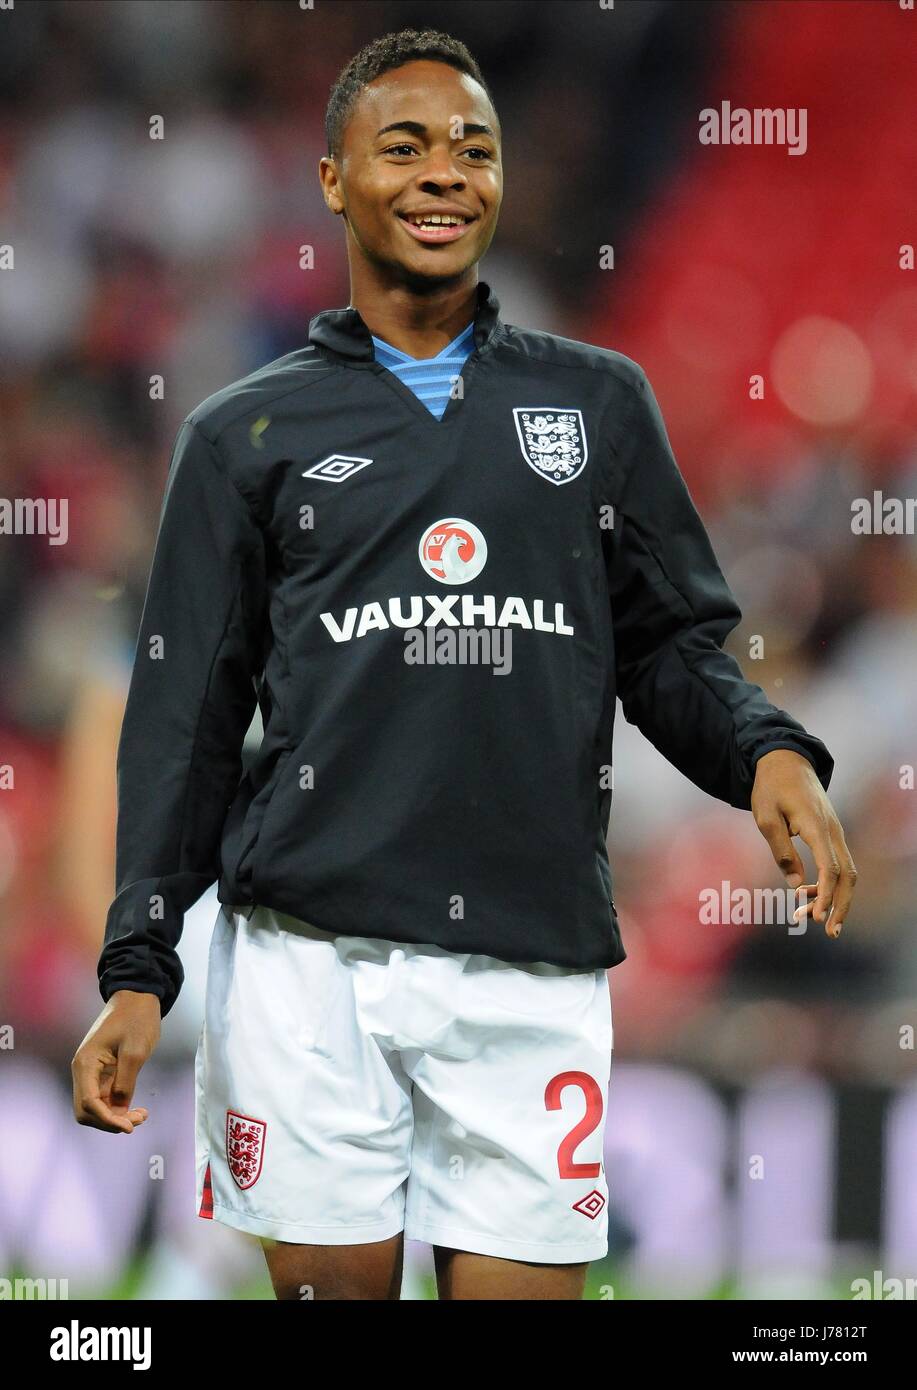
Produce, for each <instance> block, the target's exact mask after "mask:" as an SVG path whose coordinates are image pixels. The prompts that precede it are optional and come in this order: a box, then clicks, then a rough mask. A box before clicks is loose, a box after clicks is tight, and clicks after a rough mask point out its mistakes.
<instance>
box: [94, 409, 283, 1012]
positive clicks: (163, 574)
mask: <svg viewBox="0 0 917 1390" xmlns="http://www.w3.org/2000/svg"><path fill="white" fill-rule="evenodd" d="M265 591H266V578H265V548H264V537H263V533H262V531H261V529H260V528H259V526H258V524H257V521H256V520H255V517H254V515H253V514H252V511H251V508H250V506H249V503H248V502H247V501H246V499H245V498H244V497H243V496H242V494H241V493H240V491H239V490H238V488H237V487H236V485H235V484H234V483H233V482H232V481H231V480H230V479H229V477H228V476H227V475H226V472H225V470H224V468H223V466H222V462H221V459H220V457H219V455H218V453H217V450H216V448H215V447H214V445H213V444H212V443H210V441H209V440H208V439H207V438H205V436H204V435H203V434H202V433H201V431H200V428H199V427H198V426H197V425H196V424H194V423H192V420H191V418H190V417H189V418H188V419H186V420H185V421H184V423H183V424H182V426H181V428H180V430H179V432H178V435H177V437H176V440H175V446H174V449H173V453H172V459H171V464H170V468H169V474H168V478H167V481H166V487H165V495H164V499H163V504H162V510H161V513H160V519H159V530H158V535H157V539H156V548H155V553H154V557H153V564H152V569H151V572H150V578H149V583H148V587H147V592H146V599H145V602H144V607H143V614H142V617H141V621H140V633H139V638H138V643H137V652H136V656H135V660H134V667H133V671H132V675H131V682H130V688H129V691H128V697H127V705H126V709H125V714H124V721H123V724H122V728H121V736H120V740H119V744H118V763H117V768H118V771H117V781H118V824H117V842H116V885H115V887H116V896H115V899H114V902H113V903H112V905H111V907H110V909H109V912H108V918H107V921H106V926H105V940H104V946H103V949H102V953H101V956H100V958H99V964H98V975H99V987H100V990H101V993H102V997H103V999H108V998H109V997H110V995H111V994H112V993H114V991H115V990H119V989H131V990H139V991H143V992H148V993H153V994H156V995H158V996H159V999H160V1006H161V1012H162V1014H163V1016H165V1014H166V1013H168V1011H169V1009H170V1008H171V1007H172V1004H173V1003H174V1002H175V999H176V997H177V995H178V992H179V989H180V988H181V984H182V980H183V972H182V967H181V962H180V960H179V957H178V954H177V952H176V950H175V947H176V945H177V943H178V941H179V939H180V937H181V931H182V923H183V917H184V913H185V911H186V910H187V909H188V908H189V907H191V905H192V904H193V903H195V902H196V901H197V899H198V898H199V897H200V896H201V894H202V893H203V892H205V890H206V889H207V888H208V887H209V886H210V885H211V884H212V883H213V882H214V881H215V880H216V879H217V878H218V877H219V874H220V840H221V832H222V827H223V822H224V819H225V816H226V812H227V810H228V808H229V804H230V802H231V800H232V797H233V795H234V793H235V791H236V788H237V786H238V783H239V779H240V776H241V770H242V761H241V760H242V744H243V741H244V738H245V734H246V731H247V729H248V727H249V724H250V722H251V717H252V714H253V712H254V708H255V703H256V699H257V681H258V679H259V676H260V672H261V669H262V665H263V660H262V654H263V650H264V631H265V624H266V621H267V619H266V614H265V603H266V594H265Z"/></svg>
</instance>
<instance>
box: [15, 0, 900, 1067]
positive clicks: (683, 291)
mask: <svg viewBox="0 0 917 1390" xmlns="http://www.w3.org/2000/svg"><path fill="white" fill-rule="evenodd" d="M787 9H792V11H793V16H794V17H793V19H792V20H791V19H790V18H789V16H788V15H787V13H786V11H787ZM828 11H830V17H829V16H828V13H827V12H828ZM903 22H904V24H905V25H906V24H907V16H905V17H904V21H903ZM911 22H913V21H912V17H911ZM900 23H901V20H900V12H899V11H898V9H897V7H896V6H892V5H888V6H879V5H874V4H870V3H868V0H852V3H848V4H845V5H835V6H824V5H820V4H818V3H816V0H800V3H797V4H795V5H794V6H792V7H783V6H776V5H750V4H729V3H715V0H711V3H706V0H699V2H698V3H692V4H684V3H677V2H676V3H671V0H641V3H639V4H625V3H619V4H618V5H617V6H615V7H611V8H608V7H602V6H599V5H597V4H595V5H594V4H591V3H589V2H588V0H570V2H569V3H564V4H551V3H540V0H499V3H490V0H474V3H470V2H469V0H465V2H464V3H452V4H448V5H445V4H444V5H440V4H436V3H422V4H421V3H399V0H385V2H384V3H383V2H382V0H380V3H375V0H360V2H358V3H350V0H338V2H337V3H330V2H329V3H323V2H322V0H316V3H315V5H314V6H313V7H312V8H311V9H309V8H308V7H302V6H300V5H299V4H297V3H296V0H285V2H284V0H277V2H276V3H275V0H257V3H255V2H254V0H131V3H110V0H67V3H53V2H51V0H48V2H47V3H46V2H45V0H32V2H31V3H29V4H22V5H20V4H18V3H17V5H16V6H15V10H14V12H13V13H12V14H10V13H0V117H2V119H0V248H5V247H12V248H13V249H14V255H15V266H14V269H13V268H8V269H4V270H3V271H2V272H0V422H2V429H0V496H2V497H4V498H16V497H23V498H42V497H44V498H66V499H68V501H69V538H68V543H67V544H66V545H60V546H52V545H49V544H48V541H47V538H46V537H44V536H41V535H32V536H22V535H19V536H0V653H2V670H3V679H2V685H0V765H2V766H4V767H8V768H12V769H13V775H14V786H10V785H9V783H7V786H6V787H5V788H4V790H3V791H2V792H0V1022H3V1021H5V1020H7V1019H9V1018H12V1019H13V1021H14V1022H15V1024H16V1026H17V1029H19V1030H21V1031H22V1033H23V1034H24V1035H27V1037H28V1049H27V1050H28V1052H29V1053H30V1054H31V1053H34V1054H46V1056H47V1057H48V1059H49V1060H51V1061H52V1063H53V1064H54V1065H59V1064H60V1063H61V1062H62V1061H64V1060H66V1059H68V1058H69V1056H70V1054H71V1053H72V1051H73V1049H74V1048H75V1046H76V1044H77V1043H78V1041H79V1039H80V1037H81V1036H82V1034H83V1033H84V1032H85V1029H86V1028H87V1026H88V1025H89V1023H90V1021H91V1019H92V1018H93V1017H94V1015H95V1013H96V1012H97V1010H98V1007H99V1006H100V1001H99V996H98V992H97V986H96V981H95V962H96V958H97V955H98V951H99V948H100V944H101V936H102V931H103V927H104V921H105V915H106V913H107V909H108V906H109V904H110V902H111V899H112V896H113V888H114V826H115V780H114V779H115V752H116V745H117V736H118V731H119V728H120V719H121V715H122V712H123V704H124V699H125V696H126V690H127V683H128V681H129V678H130V671H131V664H132V661H133V654H134V641H135V637H136V631H137V625H138V622H139V616H140V607H141V604H142V600H143V594H144V589H145V584H146V579H147V574H148V570H149V563H150V558H151V554H152V547H153V542H154V539H155V533H156V524H157V520H158V515H159V508H160V503H161V499H162V488H163V483H164V480H165V475H166V469H167V464H168V457H169V451H170V446H171V443H172V440H173V438H174V435H175V432H176V430H177V427H178V425H179V423H180V421H181V420H182V418H183V417H184V415H185V414H186V413H187V412H188V411H189V410H190V409H192V408H193V407H194V406H195V405H197V404H198V403H199V402H200V401H201V400H202V399H203V398H204V397H206V396H207V395H209V394H210V393H211V392H213V391H215V390H217V389H218V388H220V387H221V386H223V385H225V384H226V383H228V382H230V381H233V380H235V379H237V378H239V377H241V376H243V375H245V374H246V373H247V372H249V371H251V370H253V369H254V368H256V367H258V366H260V365H262V364H264V363H265V362H268V361H270V360H271V359H272V358H275V357H277V356H280V355H281V354H283V353H285V352H288V351H290V350H292V349H294V348H296V347H299V346H301V345H302V343H303V342H304V340H305V333H306V329H307V325H308V321H309V319H310V317H311V316H312V315H313V314H315V313H317V312H319V311H320V310H322V309H325V308H332V307H338V306H343V305H345V304H346V303H347V302H348V294H349V291H348V280H347V267H346V260H345V255H344V246H343V240H342V235H341V229H340V226H339V225H338V223H337V222H336V220H335V219H334V218H333V217H332V216H331V215H330V214H329V213H328V211H327V209H326V208H325V206H324V203H323V200H322V197H321V194H320V188H319V182H318V161H319V159H320V157H321V155H322V154H324V153H325V148H324V136H323V116H324V108H325V103H326V100H327V95H328V91H329V88H330V85H331V83H332V82H333V80H334V78H335V76H336V75H337V73H338V71H339V70H340V68H341V67H342V66H343V64H344V63H345V62H346V61H347V59H348V58H349V57H350V56H351V55H352V53H353V52H354V51H355V50H356V49H357V48H358V47H359V46H360V45H361V44H363V43H364V42H366V41H367V40H368V39H370V38H371V37H374V36H376V35H378V34H382V33H385V32H388V31H389V30H391V29H396V28H400V27H403V26H405V25H415V26H418V27H424V26H428V25H432V26H433V27H441V28H444V29H446V30H447V31H449V32H451V33H454V34H456V35H457V36H458V37H460V38H463V39H464V40H465V41H466V42H467V43H468V44H469V46H470V47H471V48H472V51H473V52H474V54H475V56H476V57H477V58H478V60H479V62H480V64H481V66H482V68H483V70H484V72H485V75H486V76H487V77H488V80H489V81H490V82H491V85H492V88H493V90H494V93H495V97H496V100H497V104H498V110H499V113H500V116H501V120H502V124H503V135H504V164H505V177H506V195H505V201H504V205H503V213H502V218H501V224H500V227H499V230H498V233H497V236H496V239H495V242H494V245H493V247H492V249H491V251H490V252H489V253H488V256H487V257H486V259H485V261H484V262H483V263H482V267H481V274H482V277H483V278H486V279H487V280H488V281H489V283H491V284H492V285H493V287H494V289H495V291H496V293H497V296H498V298H499V300H500V304H501V313H502V315H503V317H504V319H505V320H507V321H508V322H511V323H518V324H523V325H526V326H531V327H535V328H542V329H546V330H548V331H552V332H557V333H563V334H566V335H567V336H570V337H578V338H584V339H587V340H589V341H592V342H596V343H601V344H602V345H604V346H608V347H613V348H616V349H618V350H620V351H623V352H625V353H627V354H628V355H630V356H632V357H634V358H635V359H636V360H637V361H639V362H640V363H641V365H642V366H643V367H644V368H645V369H646V371H647V373H648V375H649V378H650V381H651V382H652V384H653V386H654V389H655V391H656V394H657V396H658V398H659V401H660V404H661V406H662V409H663V413H664V415H665V418H666V422H667V426H668V429H669V433H670V436H671V438H672V440H673V445H674V447H675V451H676V455H677V457H678V459H679V463H680V465H681V467H682V470H683V472H684V474H685V477H686V479H687V481H688V483H689V486H690V487H691V490H692V494H693V496H694V498H695V500H696V502H697V505H698V507H699V509H700V510H701V513H702V515H703V518H704V520H705V522H706V524H707V526H708V529H709V531H710V534H711V537H712V540H713V544H714V548H715V550H716V553H717V556H718V558H719V560H720V564H721V566H722V568H723V569H724V572H725V573H726V576H727V578H728V579H729V581H730V584H731V585H732V587H733V589H734V591H735V593H736V595H737V597H738V599H739V602H740V604H741V606H742V608H743V612H744V615H745V616H744V621H743V623H742V625H741V627H740V628H739V629H738V630H737V632H736V633H735V634H734V635H733V637H732V638H731V639H730V644H729V647H730V650H732V651H733V652H734V654H735V655H736V656H737V657H738V658H739V660H740V661H741V662H742V664H743V667H744V669H745V672H746V674H747V675H748V676H749V678H750V679H752V680H754V681H756V682H757V683H759V684H761V685H762V686H763V687H764V688H765V689H766V691H767V693H768V695H769V697H770V698H771V699H772V700H773V701H774V703H776V704H778V705H780V706H782V707H784V708H786V709H787V710H788V711H789V712H790V713H791V714H793V715H794V716H795V717H796V718H798V719H800V720H801V721H802V722H803V723H804V724H805V725H806V726H807V727H808V728H810V729H811V730H812V732H814V733H816V734H817V735H818V736H819V737H821V738H822V739H823V740H824V741H825V743H827V745H828V747H829V748H830V750H831V751H832V753H833V755H834V757H835V760H836V772H835V776H834V781H833V784H832V788H831V796H832V800H833V802H834V805H835V807H836V809H837V810H838V813H839V815H840V817H841V820H842V822H843V824H844V827H845V830H846V832H847V839H848V843H849V845H850V847H851V849H852V852H853V856H854V859H855V860H856V863H857V866H858V869H859V872H860V885H859V889H858V894H857V900H856V906H855V910H854V912H853V913H852V914H851V916H850V918H849V920H848V922H847V924H846V927H845V930H844V933H843V935H842V937H841V939H840V941H839V942H837V943H834V942H830V941H828V940H827V938H826V937H825V936H824V933H823V931H822V929H821V928H820V927H818V926H817V924H813V925H811V926H810V927H809V929H808V931H806V932H805V933H803V934H800V935H791V934H790V933H789V932H788V930H787V927H786V925H783V926H780V925H773V924H771V925H767V924H760V923H759V924H754V925H747V924H742V923H732V924H730V923H728V922H727V923H722V924H718V925H711V924H706V925H701V924H700V923H699V920H698V895H699V893H700V892H701V891H702V890H703V889H706V888H711V887H712V888H716V889H719V887H720V885H721V883H722V882H723V881H728V882H729V883H730V884H731V885H732V886H733V887H741V888H747V889H754V888H755V887H765V886H771V887H779V886H781V885H782V882H783V880H782V878H781V876H780V874H779V872H778V871H777V870H776V868H775V866H774V865H773V863H772V861H771V858H770V853H769V851H768V848H767V845H766V844H765V842H764V841H763V839H762V838H761V836H760V835H759V833H758V832H757V830H756V828H755V826H754V824H753V821H752V818H751V816H749V815H747V814H742V813H740V812H738V811H736V810H733V809H731V808H729V807H726V806H723V805H720V804H718V803H715V802H712V801H711V800H710V799H709V798H706V797H705V796H703V795H702V794H701V793H700V792H699V791H697V790H696V789H695V788H694V787H692V786H691V785H690V784H689V783H687V782H686V781H685V780H684V779H683V778H682V777H680V775H679V774H678V773H677V772H675V771H674V769H672V768H671V767H669V766H668V765H667V764H666V763H665V762H664V761H663V760H662V758H661V757H660V756H659V755H658V754H657V753H656V752H655V750H654V749H653V748H652V747H650V745H649V744H648V743H647V742H646V741H645V740H644V739H643V738H642V736H641V735H639V734H638V733H637V732H636V731H634V730H633V729H631V728H630V727H628V726H627V725H626V724H625V723H624V720H623V718H622V717H621V715H620V711H619V716H618V726H617V729H616V754H615V781H614V786H615V791H614V804H613V809H612V822H611V828H610V834H609V848H610V856H611V863H612V868H613V872H614V876H615V900H616V903H617V904H618V907H619V910H620V912H621V919H622V929H623V935H624V941H625V946H626V948H627V950H628V961H627V963H626V964H624V965H623V966H621V967H619V968H617V969H616V970H615V971H613V972H612V976H611V980H612V998H613V1005H614V1016H615V1034H616V1049H617V1051H616V1055H617V1056H621V1057H623V1058H625V1059H626V1058H628V1057H631V1058H643V1059H653V1058H656V1059H666V1060H669V1061H671V1060H675V1061H679V1062H682V1063H685V1064H687V1065H689V1066H690V1067H693V1068H696V1069H697V1070H698V1071H699V1072H702V1073H706V1074H709V1075H713V1076H716V1077H718V1078H721V1079H725V1080H732V1079H735V1078H737V1077H738V1078H741V1077H744V1076H748V1075H751V1074H755V1073H756V1072H758V1071H761V1070H763V1069H766V1068H767V1067H769V1066H772V1065H790V1066H794V1065H795V1066H800V1067H803V1068H808V1069H813V1070H817V1071H821V1072H823V1073H825V1074H827V1075H829V1076H832V1075H833V1076H840V1075H841V1074H845V1075H848V1076H849V1075H850V1074H851V1073H852V1074H854V1075H857V1076H860V1077H864V1078H869V1079H875V1080H881V1081H885V1082H888V1083H895V1082H897V1081H900V1080H903V1079H904V1078H905V1077H908V1076H910V1077H912V1076H913V1060H912V1059H913V1053H912V1052H911V1053H907V1054H905V1053H902V1052H901V1050H900V1049H899V1048H897V1047H896V1046H890V1045H889V1044H888V1038H887V1032H886V1031H883V1029H884V1027H885V1023H886V1022H887V1023H888V1027H889V1028H891V1027H892V1022H894V1026H895V1027H897V1021H898V1020H901V1019H904V1020H906V1019H907V1018H908V1017H910V1018H911V1019H912V1020H913V1018H914V1001H915V999H917V933H915V931H914V913H913V906H912V904H913V894H914V890H915V888H917V874H915V867H917V809H915V808H917V791H915V790H914V782H913V776H910V777H909V774H908V769H910V770H911V773H912V772H913V766H914V764H915V763H917V719H915V711H917V694H915V692H917V642H915V622H917V548H915V538H914V536H913V534H904V535H892V534H872V535H869V534H867V535H857V534H855V533H854V530H853V528H852V526H851V506H852V503H853V501H854V499H856V498H858V497H868V498H871V497H872V494H873V492H874V490H880V491H881V492H882V493H883V495H885V496H888V497H899V498H906V497H908V496H909V495H910V496H917V271H914V270H913V269H910V270H908V268H907V265H906V257H905V258H904V260H902V256H901V253H900V248H901V245H902V243H907V242H908V240H909V239H910V240H911V241H913V240H914V238H915V224H914V216H913V213H914V205H913V193H914V188H915V186H917V182H915V174H917V143H915V141H917V123H915V122H914V121H913V113H912V101H913V95H912V94H913V90H914V88H913V83H914V75H915V74H914V62H913V61H912V59H907V58H906V51H907V45H908V42H910V51H911V54H913V51H914V45H913V33H912V31H911V34H910V36H908V35H906V34H904V33H903V32H901V29H900ZM896 26H899V27H896ZM727 96H730V97H731V98H732V100H733V102H734V103H736V104H738V103H739V102H740V101H741V102H742V103H743V104H744V105H746V106H750V107H751V106H756V105H760V106H774V105H786V106H806V107H807V108H808V110H809V150H808V152H807V154H806V156H805V157H804V158H795V159H794V158H792V157H789V156H788V155H787V152H786V150H780V149H778V148H768V149H760V148H759V149H748V148H741V147H733V148H728V149H727V148H718V149H710V148H704V147H703V146H701V145H700V144H699V142H698V139H697V123H698V111H699V110H700V109H701V108H702V107H705V106H708V105H717V104H718V103H719V102H720V101H721V100H722V99H724V98H725V97H727ZM157 116H161V117H163V119H164V123H165V124H164V131H165V138H164V139H163V140H153V139H150V134H149V132H150V122H151V120H152V119H154V118H156V117H157ZM303 245H309V246H311V247H313V248H314V268H313V269H310V270H308V271H303V270H302V269H300V259H299V258H300V248H301V247H302V246H303ZM608 247H611V248H613V251H614V260H613V268H611V266H609V265H608V264H607V260H608V258H607V256H606V257H605V259H604V262H603V258H602V254H601V252H602V248H608ZM911 264H913V262H912V263H911ZM757 374H760V377H761V379H762V381H763V397H762V396H761V395H760V393H759V394H758V395H755V394H754V392H753V390H752V379H753V378H754V377H755V376H756V375H757ZM757 637H760V638H761V639H763V640H762V642H761V643H760V644H756V643H755V638H757ZM256 738H257V730H256V729H255V730H253V731H252V734H251V736H250V742H251V741H254V740H256ZM214 906H215V904H214V903H212V902H211V901H210V900H208V904H207V908H206V912H205V913H204V915H203V917H202V915H201V914H200V913H198V914H195V915H194V918H193V927H194V930H195V932H197V933H198V937H196V939H195V943H194V947H193V949H194V950H195V951H196V952H197V960H198V964H197V966H195V970H196V971H199V972H202V970H203V956H202V954H201V950H202V944H203V950H204V951H205V950H206V932H207V921H208V920H209V918H208V917H207V915H206V914H207V913H211V914H212V910H213V907H214ZM186 935H187V932H186ZM195 978H197V976H195ZM195 989H196V986H195V985H194V983H193V982H192V983H191V985H190V987H189V1000H190V1001H191V1002H189V1004H188V1005H187V1006H186V1009H187V1012H186V1015H185V1016H184V1022H181V1023H176V1026H175V1030H174V1032H173V1035H172V1043H171V1046H172V1047H173V1049H174V1052H175V1054H176V1056H177V1057H178V1058H184V1059H187V1057H188V1056H189V1055H190V1052H191V1051H192V1050H193V1046H194V1042H195V1041H196V1027H197V1018H198V1015H197V1014H196V1013H195V1009H196V1007H197V1004H198V1003H199V998H198V995H197V994H196V993H195Z"/></svg>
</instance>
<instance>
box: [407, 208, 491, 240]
mask: <svg viewBox="0 0 917 1390" xmlns="http://www.w3.org/2000/svg"><path fill="white" fill-rule="evenodd" d="M398 217H399V219H400V220H401V221H402V222H403V223H404V226H405V228H406V229H407V231H408V232H409V233H410V234H411V236H412V237H414V239H415V240H416V241H425V242H427V243H431V244H432V243H435V242H440V241H457V240H458V238H459V237H462V236H464V235H465V233H466V232H467V230H468V228H469V227H470V226H471V224H472V222H474V221H475V220H476V219H475V218H473V217H465V216H463V215H461V214H458V213H452V212H443V213H405V212H399V214H398Z"/></svg>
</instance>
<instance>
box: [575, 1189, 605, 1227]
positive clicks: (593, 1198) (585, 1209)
mask: <svg viewBox="0 0 917 1390" xmlns="http://www.w3.org/2000/svg"><path fill="white" fill-rule="evenodd" d="M604 1205H605V1198H604V1197H603V1196H602V1194H601V1192H596V1190H595V1188H593V1189H592V1191H591V1192H589V1193H587V1194H586V1196H585V1197H581V1198H580V1199H579V1201H578V1202H574V1203H573V1210H574V1211H581V1212H582V1213H583V1215H584V1216H588V1217H589V1220H590V1221H594V1220H595V1218H596V1217H597V1216H598V1214H599V1212H600V1211H601V1210H602V1208H603V1207H604Z"/></svg>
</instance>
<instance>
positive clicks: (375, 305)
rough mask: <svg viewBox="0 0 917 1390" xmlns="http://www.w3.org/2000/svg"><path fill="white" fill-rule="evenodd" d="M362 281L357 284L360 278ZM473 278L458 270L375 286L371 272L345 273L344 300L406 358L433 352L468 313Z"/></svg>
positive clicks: (471, 270) (473, 297) (474, 305)
mask: <svg viewBox="0 0 917 1390" xmlns="http://www.w3.org/2000/svg"><path fill="white" fill-rule="evenodd" d="M361 282H362V283H361ZM477 297H478V278H477V272H476V269H474V268H469V270H468V271H467V272H465V274H464V275H462V276H460V277H458V278H457V279H455V280H449V281H446V282H443V283H438V284H434V285H431V286H429V287H428V288H415V287H414V286H413V285H406V284H404V283H400V284H397V285H380V284H379V283H378V281H377V280H376V279H375V278H374V277H372V278H371V277H362V276H358V275H354V274H353V272H351V279H350V304H351V307H352V308H354V309H356V310H357V312H358V314H359V315H360V317H361V318H362V320H363V322H364V323H365V324H366V327H367V328H368V329H369V331H370V333H374V334H375V336H376V337H377V338H382V339H384V341H385V342H387V343H391V345H392V347H396V348H399V349H400V351H401V352H406V353H407V354H408V355H409V356H410V357H420V358H423V357H435V356H436V354H437V353H438V352H442V350H443V348H444V347H445V346H446V344H447V343H451V342H452V340H453V338H457V337H458V335H459V334H460V333H461V331H462V329H463V328H467V327H468V325H469V323H471V321H472V319H473V318H474V314H475V309H476V308H477Z"/></svg>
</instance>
